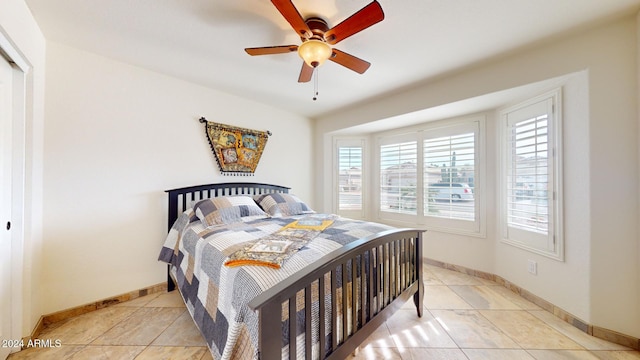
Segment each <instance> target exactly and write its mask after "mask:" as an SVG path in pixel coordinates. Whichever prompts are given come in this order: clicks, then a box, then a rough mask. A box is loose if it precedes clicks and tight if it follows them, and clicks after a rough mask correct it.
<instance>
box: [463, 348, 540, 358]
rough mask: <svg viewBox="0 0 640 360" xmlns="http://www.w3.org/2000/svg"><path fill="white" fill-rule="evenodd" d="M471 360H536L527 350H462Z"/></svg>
mask: <svg viewBox="0 0 640 360" xmlns="http://www.w3.org/2000/svg"><path fill="white" fill-rule="evenodd" d="M462 351H464V353H465V354H466V355H467V358H469V360H535V359H534V357H532V356H531V355H529V353H527V352H526V351H525V350H517V349H462Z"/></svg>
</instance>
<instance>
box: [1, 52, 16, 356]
mask: <svg viewBox="0 0 640 360" xmlns="http://www.w3.org/2000/svg"><path fill="white" fill-rule="evenodd" d="M12 76H13V71H12V68H11V65H9V63H8V62H7V61H6V60H5V59H4V58H3V57H2V56H0V170H2V172H1V173H0V220H1V221H0V234H1V235H0V339H2V340H3V341H7V340H10V339H12V337H11V335H12V334H11V330H12V316H11V305H12V304H11V298H12V296H11V282H12V262H11V254H12V252H11V241H12V240H11V206H12V199H11V188H12V186H11V180H12V162H13V161H12V155H11V154H12V133H13V131H12V122H13V120H12V113H13V111H12V103H13V100H12V96H11V94H12V91H13V85H12V81H11V80H12ZM1 345H2V346H0V359H5V358H6V357H7V356H8V355H9V352H10V351H11V347H13V344H7V343H4V342H3V343H2V344H1Z"/></svg>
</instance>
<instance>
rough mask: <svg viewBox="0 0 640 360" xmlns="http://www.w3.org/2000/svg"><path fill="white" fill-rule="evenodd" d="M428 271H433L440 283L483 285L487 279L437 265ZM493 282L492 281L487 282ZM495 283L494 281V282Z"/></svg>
mask: <svg viewBox="0 0 640 360" xmlns="http://www.w3.org/2000/svg"><path fill="white" fill-rule="evenodd" d="M429 271H431V272H432V273H433V275H435V276H436V277H437V278H438V279H439V280H440V281H442V283H444V284H446V285H485V284H487V281H483V279H480V278H477V277H475V276H471V275H467V274H463V273H461V272H457V271H453V270H449V269H443V268H439V267H431V268H429ZM489 283H493V282H489ZM494 284H495V283H494Z"/></svg>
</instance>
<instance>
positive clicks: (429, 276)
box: [422, 270, 444, 285]
mask: <svg viewBox="0 0 640 360" xmlns="http://www.w3.org/2000/svg"><path fill="white" fill-rule="evenodd" d="M422 274H423V279H422V280H423V281H424V283H425V285H444V283H443V282H442V281H441V280H440V279H438V277H437V276H436V275H435V274H434V273H433V272H432V271H430V270H423V271H422Z"/></svg>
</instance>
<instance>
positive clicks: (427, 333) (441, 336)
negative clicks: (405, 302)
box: [387, 310, 457, 348]
mask: <svg viewBox="0 0 640 360" xmlns="http://www.w3.org/2000/svg"><path fill="white" fill-rule="evenodd" d="M387 327H388V328H389V333H390V334H391V339H392V340H393V342H394V343H395V346H396V347H398V348H416V347H430V348H434V347H437V348H455V347H457V346H456V344H455V342H454V341H453V340H452V339H451V337H449V335H448V334H447V332H446V331H445V330H444V329H443V328H442V326H441V325H440V324H439V323H438V322H437V321H436V319H435V318H434V317H433V316H432V315H431V314H430V313H429V312H426V313H425V314H423V315H422V317H421V318H419V317H417V316H416V314H415V313H414V312H413V311H408V310H398V311H397V312H396V314H395V315H393V316H392V317H391V318H390V319H389V320H387Z"/></svg>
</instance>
